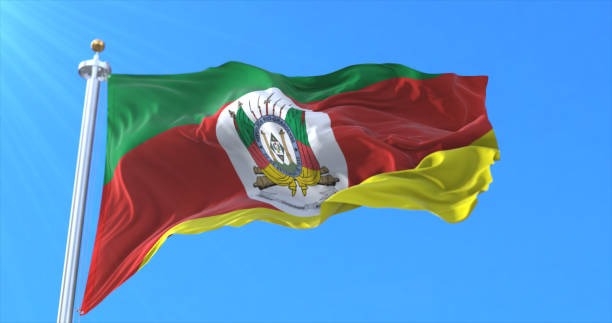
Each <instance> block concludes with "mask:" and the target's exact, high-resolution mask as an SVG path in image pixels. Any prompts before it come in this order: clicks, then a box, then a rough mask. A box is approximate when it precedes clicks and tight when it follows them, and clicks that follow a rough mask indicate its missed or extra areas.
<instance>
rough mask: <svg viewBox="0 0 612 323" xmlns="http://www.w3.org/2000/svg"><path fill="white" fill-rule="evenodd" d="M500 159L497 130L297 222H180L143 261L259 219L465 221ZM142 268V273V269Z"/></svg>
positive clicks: (234, 217)
mask: <svg viewBox="0 0 612 323" xmlns="http://www.w3.org/2000/svg"><path fill="white" fill-rule="evenodd" d="M495 160H499V149H498V148H497V141H496V140H495V134H494V133H493V130H491V131H489V132H488V133H487V134H485V135H484V136H483V137H481V138H480V139H478V140H476V141H474V142H473V143H472V144H471V145H469V146H465V147H461V148H457V149H452V150H443V151H438V152H435V153H432V154H430V155H428V156H427V157H425V158H424V159H423V160H422V161H421V162H420V163H419V165H418V166H417V167H416V168H414V169H407V170H402V171H396V172H390V173H384V174H379V175H375V176H372V177H370V178H368V179H366V180H365V181H363V182H362V183H360V184H359V185H355V186H351V187H349V188H347V189H344V190H342V191H340V192H337V193H336V194H334V195H332V196H331V197H330V198H329V199H327V200H326V201H325V202H323V204H322V205H321V214H319V215H316V216H312V217H297V216H293V215H290V214H287V213H284V212H281V211H275V210H271V209H266V208H254V209H246V210H238V211H233V212H229V213H226V214H221V215H216V216H210V217H205V218H199V219H194V220H189V221H185V222H183V223H180V224H178V225H176V226H174V227H172V228H171V229H169V230H168V231H166V233H164V235H163V236H162V237H161V238H160V239H159V240H158V241H157V242H156V243H155V245H154V246H153V248H151V250H149V252H148V253H147V255H146V256H145V258H144V259H143V261H142V264H141V265H140V268H142V266H144V265H145V264H146V263H147V262H148V261H149V260H150V259H151V257H152V256H153V255H154V254H155V252H157V250H158V249H159V247H160V246H161V245H162V244H163V243H164V241H166V239H167V238H168V236H170V235H172V234H177V233H178V234H196V233H202V232H206V231H210V230H214V229H218V228H220V227H222V226H226V225H231V226H241V225H245V224H247V223H249V222H252V221H255V220H259V221H266V222H270V223H276V224H280V225H284V226H287V227H291V228H296V229H309V228H314V227H316V226H318V225H319V224H321V223H323V222H324V221H325V220H327V218H329V217H330V216H332V215H334V214H338V213H341V212H346V211H349V210H352V209H354V208H357V207H360V206H367V207H374V208H398V209H411V210H427V211H430V212H432V213H434V214H436V215H438V216H439V217H441V218H442V219H444V220H445V221H447V222H451V223H453V222H459V221H462V220H464V219H465V218H467V217H468V215H469V214H470V212H471V211H472V210H473V209H474V206H476V202H477V199H476V196H477V195H478V194H479V193H481V192H484V191H486V190H487V189H488V187H489V183H491V181H492V178H491V172H490V168H489V166H491V165H492V164H493V162H494V161H495ZM140 268H139V269H140Z"/></svg>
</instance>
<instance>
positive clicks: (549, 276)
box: [0, 1, 612, 322]
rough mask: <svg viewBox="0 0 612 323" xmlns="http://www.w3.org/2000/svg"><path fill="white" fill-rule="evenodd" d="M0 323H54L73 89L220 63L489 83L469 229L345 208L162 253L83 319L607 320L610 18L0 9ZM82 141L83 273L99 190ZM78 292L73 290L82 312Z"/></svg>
mask: <svg viewBox="0 0 612 323" xmlns="http://www.w3.org/2000/svg"><path fill="white" fill-rule="evenodd" d="M0 12H1V14H0V36H1V39H0V109H1V116H0V133H1V137H0V174H1V178H0V193H1V196H0V197H1V200H0V321H19V322H21V321H53V320H55V317H56V313H57V302H58V299H59V288H60V284H61V274H62V266H63V260H64V259H63V258H64V251H65V242H66V233H67V229H68V216H69V209H70V200H71V195H72V184H73V179H74V167H75V164H76V154H77V145H78V136H79V129H80V122H81V113H82V104H83V96H84V90H85V81H84V80H83V79H81V78H80V77H79V76H78V73H77V65H78V63H79V62H80V61H82V60H85V59H89V58H90V57H91V56H92V53H91V50H90V49H89V42H90V41H91V40H92V39H93V38H101V39H104V40H105V41H106V43H107V49H106V51H105V52H104V53H103V54H102V59H104V60H106V61H108V62H109V63H110V64H111V66H112V69H113V71H114V72H116V73H128V74H174V73H186V72H195V71H200V70H203V69H205V68H207V67H211V66H217V65H220V64H222V63H224V62H226V61H230V60H236V61H241V62H245V63H249V64H253V65H256V66H259V67H262V68H265V69H267V70H270V71H273V72H278V73H283V74H286V75H300V76H306V75H319V74H325V73H329V72H332V71H335V70H337V69H339V68H342V67H345V66H348V65H352V64H358V63H386V62H394V63H400V64H404V65H407V66H410V67H413V68H415V69H417V70H420V71H424V72H430V73H441V72H454V73H458V74H463V75H488V76H489V86H488V91H487V108H488V113H489V119H490V121H491V123H492V124H493V127H494V130H495V133H496V135H497V138H498V141H499V146H500V148H501V161H500V162H498V163H496V164H495V165H494V166H493V167H492V173H493V178H494V182H493V183H492V185H491V186H490V190H489V191H488V192H486V193H484V194H482V195H481V196H480V199H479V200H480V201H479V204H478V206H477V207H476V209H475V210H474V212H473V213H472V215H471V217H470V218H468V219H467V220H466V221H464V222H462V223H459V224H448V223H445V222H443V221H442V220H440V219H439V218H437V217H435V216H433V215H431V214H428V213H426V212H420V211H406V210H392V209H365V208H363V209H357V210H354V211H351V212H348V213H344V214H341V215H337V216H335V217H332V218H331V219H329V220H328V221H327V222H326V223H325V224H324V225H322V226H320V227H319V228H316V229H313V230H294V229H289V228H285V227H281V226H277V225H272V224H268V223H252V224H249V225H247V226H244V227H240V228H222V229H220V230H216V231H213V232H209V233H205V234H201V235H195V236H180V235H178V236H177V235H175V236H173V237H172V238H171V239H170V240H169V241H168V242H167V243H166V244H165V245H164V246H163V248H162V249H161V250H160V251H159V252H158V253H157V254H156V255H155V257H154V258H153V259H152V261H151V262H149V264H148V265H147V266H145V267H144V268H143V269H142V270H141V271H139V272H138V273H136V275H134V276H133V277H132V278H131V279H130V280H128V281H127V282H126V283H125V284H124V285H122V286H121V287H119V288H118V289H117V290H116V291H115V292H113V293H112V294H111V295H110V296H109V297H107V298H106V299H105V300H104V301H103V302H102V303H101V304H100V305H99V306H98V307H97V308H95V309H94V310H93V311H92V312H90V313H89V314H87V315H86V316H84V317H81V318H79V320H80V321H83V322H98V321H109V322H110V321H259V322H274V321H300V322H312V321H419V322H421V321H427V322H492V321H495V322H555V321H564V322H577V321H579V322H584V321H594V322H600V321H601V322H610V321H612V305H610V304H612V275H611V274H610V273H612V219H611V214H612V205H611V196H612V190H611V187H612V174H611V168H612V167H611V165H612V162H611V161H612V158H611V150H612V64H611V62H612V59H611V57H612V50H611V49H612V46H611V45H612V14H611V12H612V3H610V2H586V3H582V2H569V1H568V2H548V1H542V2H536V3H530V2H523V1H519V2H492V3H488V2H468V3H462V2H385V3H379V2H372V3H370V2H358V3H350V2H333V3H328V2H297V3H284V2H265V3H257V2H196V1H191V2H152V3H139V2H118V1H117V2H110V1H109V2H87V3H80V2H44V1H40V2H13V1H0ZM105 90H106V87H105V86H103V88H102V93H101V98H100V102H101V105H100V111H99V112H100V113H99V115H98V127H97V129H96V138H95V149H94V154H93V158H94V160H93V163H92V167H93V168H92V172H91V186H90V192H89V203H88V209H87V218H86V220H85V235H84V240H83V241H84V249H85V250H84V253H83V258H82V262H81V263H82V264H83V267H84V269H86V268H87V265H88V262H89V257H90V255H91V247H92V245H93V233H94V230H95V223H96V220H97V212H98V207H99V196H100V193H101V189H102V181H103V161H104V145H105V134H106V129H105V123H104V120H105V118H106V102H105V99H106V95H105V93H104V91H105ZM84 282H85V280H84V278H83V276H81V277H80V278H79V287H78V292H79V293H80V294H79V296H78V302H80V299H81V298H82V292H83V289H84Z"/></svg>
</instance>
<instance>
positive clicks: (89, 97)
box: [57, 39, 111, 323]
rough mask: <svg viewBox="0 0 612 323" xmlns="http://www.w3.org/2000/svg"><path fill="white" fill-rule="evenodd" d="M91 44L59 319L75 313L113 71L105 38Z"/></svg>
mask: <svg viewBox="0 0 612 323" xmlns="http://www.w3.org/2000/svg"><path fill="white" fill-rule="evenodd" d="M91 48H92V49H93V50H94V51H95V52H96V53H95V55H94V57H93V59H90V60H87V61H83V62H81V64H79V74H80V75H81V76H82V77H83V78H85V79H86V80H87V89H86V90H85V103H84V105H83V121H82V123H81V137H80V140H79V153H78V157H77V166H76V174H75V178H74V188H73V191H72V206H71V209H70V225H69V227H68V241H67V243H66V256H65V259H64V274H63V276H62V290H61V294H60V301H59V309H58V313H57V322H58V323H71V322H72V317H73V314H74V312H73V308H74V294H75V290H76V280H77V273H78V269H79V256H80V251H81V235H82V232H83V216H84V214H85V202H86V198H87V184H88V182H89V166H90V164H91V150H92V146H93V138H94V130H95V126H96V125H95V123H96V111H97V109H98V93H99V92H100V81H104V80H106V78H107V77H108V75H109V74H110V71H111V70H110V66H109V65H108V63H106V62H102V61H100V59H99V55H98V53H100V52H102V51H103V50H104V42H103V41H101V40H99V39H96V40H94V41H93V42H91Z"/></svg>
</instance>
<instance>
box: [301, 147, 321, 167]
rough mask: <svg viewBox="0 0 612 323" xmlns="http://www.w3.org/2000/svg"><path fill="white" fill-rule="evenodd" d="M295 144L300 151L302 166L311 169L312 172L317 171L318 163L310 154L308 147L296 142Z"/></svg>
mask: <svg viewBox="0 0 612 323" xmlns="http://www.w3.org/2000/svg"><path fill="white" fill-rule="evenodd" d="M297 143H298V149H299V151H300V156H301V157H302V166H304V167H306V168H310V169H313V170H318V169H319V162H318V161H317V159H316V158H315V156H314V153H313V152H312V149H310V147H308V146H306V145H304V144H303V143H301V142H300V141H298V142H297Z"/></svg>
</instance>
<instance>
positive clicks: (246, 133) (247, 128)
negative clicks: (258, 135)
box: [236, 108, 255, 148]
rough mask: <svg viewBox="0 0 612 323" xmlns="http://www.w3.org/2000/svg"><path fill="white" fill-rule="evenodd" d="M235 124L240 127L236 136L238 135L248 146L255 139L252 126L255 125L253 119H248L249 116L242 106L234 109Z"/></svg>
mask: <svg viewBox="0 0 612 323" xmlns="http://www.w3.org/2000/svg"><path fill="white" fill-rule="evenodd" d="M236 125H237V126H238V128H239V129H240V130H239V131H238V136H240V139H241V140H242V143H243V144H244V145H245V146H246V147H247V148H249V146H250V145H251V143H253V141H254V140H255V134H254V133H253V128H254V127H255V125H254V124H253V121H251V119H249V117H248V116H247V115H246V112H244V110H243V109H242V108H240V109H238V111H236Z"/></svg>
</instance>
